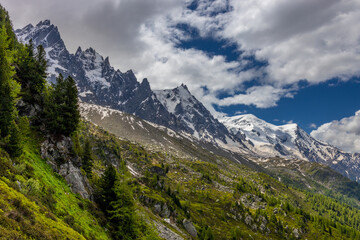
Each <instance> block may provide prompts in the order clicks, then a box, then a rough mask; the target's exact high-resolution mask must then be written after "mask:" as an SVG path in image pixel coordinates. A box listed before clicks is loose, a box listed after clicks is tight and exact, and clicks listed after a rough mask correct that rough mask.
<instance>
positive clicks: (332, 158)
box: [220, 114, 360, 181]
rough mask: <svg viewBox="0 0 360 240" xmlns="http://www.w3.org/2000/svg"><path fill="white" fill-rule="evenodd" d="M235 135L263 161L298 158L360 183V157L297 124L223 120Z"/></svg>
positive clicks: (254, 119)
mask: <svg viewBox="0 0 360 240" xmlns="http://www.w3.org/2000/svg"><path fill="white" fill-rule="evenodd" d="M220 121H221V122H222V123H224V124H225V126H227V127H228V129H229V131H230V132H232V133H233V134H243V135H245V136H246V140H248V141H249V142H251V143H253V148H252V149H251V150H252V151H255V152H257V153H258V154H259V155H260V156H262V157H277V156H280V157H283V158H287V159H292V158H295V159H296V158H298V159H302V160H307V161H311V162H318V163H322V164H326V165H328V166H330V167H331V168H333V169H334V170H336V171H338V172H340V173H341V174H343V175H344V176H347V177H348V178H350V179H352V180H355V181H359V176H360V171H359V167H360V154H359V153H355V154H353V153H347V152H344V151H342V150H340V149H338V148H336V147H334V146H332V145H330V144H327V143H324V142H322V141H319V140H317V139H315V138H313V137H312V136H310V135H309V134H308V133H306V132H305V131H304V130H303V129H301V128H300V127H299V126H298V125H297V124H293V123H292V124H285V125H280V126H276V125H273V124H270V123H267V122H265V121H264V120H261V119H259V118H257V117H256V116H254V115H252V114H245V115H238V116H233V117H223V118H222V119H220Z"/></svg>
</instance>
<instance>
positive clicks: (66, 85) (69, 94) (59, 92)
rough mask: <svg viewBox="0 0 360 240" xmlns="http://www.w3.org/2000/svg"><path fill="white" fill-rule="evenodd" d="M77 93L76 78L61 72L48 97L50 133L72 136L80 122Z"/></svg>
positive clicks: (46, 109) (48, 128)
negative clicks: (66, 76)
mask: <svg viewBox="0 0 360 240" xmlns="http://www.w3.org/2000/svg"><path fill="white" fill-rule="evenodd" d="M77 93H78V92H77V88H76V84H75V81H74V79H73V78H72V77H68V78H66V79H64V77H63V76H62V75H61V74H60V75H59V77H58V78H57V79H56V83H55V84H54V85H53V86H52V87H51V88H50V89H49V93H48V96H47V98H46V104H45V119H46V122H45V124H46V126H47V130H48V131H49V132H50V133H52V134H55V135H65V136H70V134H71V133H73V132H74V131H75V130H76V128H77V126H78V124H79V122H80V112H79V108H78V97H77Z"/></svg>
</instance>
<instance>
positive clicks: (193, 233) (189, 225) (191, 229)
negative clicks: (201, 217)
mask: <svg viewBox="0 0 360 240" xmlns="http://www.w3.org/2000/svg"><path fill="white" fill-rule="evenodd" d="M183 225H184V228H185V229H186V231H187V232H188V233H189V234H190V235H191V236H192V237H193V238H196V237H197V231H196V228H195V227H194V225H193V224H192V222H191V221H189V220H187V219H184V221H183Z"/></svg>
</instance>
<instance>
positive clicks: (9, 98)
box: [0, 25, 16, 137]
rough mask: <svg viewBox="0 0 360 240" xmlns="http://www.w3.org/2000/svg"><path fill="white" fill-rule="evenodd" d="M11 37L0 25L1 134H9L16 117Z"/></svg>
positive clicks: (2, 135)
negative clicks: (10, 47)
mask: <svg viewBox="0 0 360 240" xmlns="http://www.w3.org/2000/svg"><path fill="white" fill-rule="evenodd" d="M9 42H10V41H9V38H8V35H7V33H6V29H5V26H4V25H2V26H1V27H0V136H1V137H6V136H7V135H8V134H9V131H10V126H11V124H12V121H13V120H14V117H15V110H16V109H15V97H16V91H15V90H16V84H15V82H14V81H13V79H12V76H13V75H14V71H13V69H12V67H11V65H10V64H11V62H12V52H11V51H10V49H9Z"/></svg>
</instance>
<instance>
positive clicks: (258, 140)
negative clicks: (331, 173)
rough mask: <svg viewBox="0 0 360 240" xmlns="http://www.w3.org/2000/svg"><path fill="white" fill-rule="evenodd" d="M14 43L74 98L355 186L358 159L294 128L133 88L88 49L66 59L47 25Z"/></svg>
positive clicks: (185, 94)
mask: <svg viewBox="0 0 360 240" xmlns="http://www.w3.org/2000/svg"><path fill="white" fill-rule="evenodd" d="M15 33H16V35H17V37H18V39H19V41H21V42H24V43H27V42H29V41H30V39H32V41H33V44H34V45H35V46H37V45H40V44H41V45H43V47H44V48H45V51H46V58H47V60H48V81H49V82H54V81H55V79H56V76H57V75H58V74H59V73H61V74H63V75H64V76H65V77H66V76H72V77H73V78H74V79H75V80H76V83H77V86H78V91H79V98H80V99H81V101H82V102H84V103H89V104H95V106H96V105H99V106H102V107H106V108H107V109H109V111H111V109H114V110H118V111H121V112H125V113H128V114H132V115H135V116H137V117H139V118H141V119H144V120H146V121H148V122H149V123H154V124H157V125H160V126H164V127H166V128H168V129H170V130H172V131H175V132H176V133H177V134H180V135H181V136H191V137H192V138H193V139H196V140H197V141H199V142H201V143H203V146H204V147H206V148H208V149H209V150H212V148H213V147H214V146H215V147H216V148H218V149H219V148H221V149H223V151H224V152H229V153H230V154H231V153H233V154H241V155H243V156H246V157H247V158H249V159H252V160H253V161H255V162H257V163H259V164H261V163H262V162H266V161H267V160H268V159H269V158H273V157H280V158H284V159H290V160H291V159H300V160H305V161H310V162H318V163H322V164H326V165H328V166H330V167H331V168H333V169H334V170H336V171H338V172H339V173H341V174H343V175H344V176H346V177H348V178H350V179H352V180H356V181H359V180H360V168H359V163H360V161H359V160H360V154H358V153H355V154H351V153H346V152H344V151H341V150H340V149H338V148H336V147H334V146H331V145H329V144H327V143H324V142H321V141H318V140H316V139H314V138H313V137H311V136H310V135H309V134H307V133H306V132H305V131H304V130H302V129H301V128H299V126H298V125H296V124H287V125H283V126H275V125H272V124H270V123H267V122H265V121H263V120H261V119H259V118H257V117H255V116H254V115H250V114H247V115H239V116H234V117H223V118H221V119H219V120H218V119H216V118H215V117H214V116H212V114H211V113H210V112H209V111H208V110H207V109H206V108H205V107H204V105H203V104H202V103H201V102H200V101H198V100H197V99H196V98H195V97H194V96H193V95H192V94H191V93H190V91H189V89H188V88H187V86H186V85H183V84H182V85H180V86H178V87H176V88H174V89H166V90H155V91H154V90H152V89H151V87H150V84H149V82H148V80H147V79H143V80H142V81H141V82H139V81H138V80H137V79H136V76H135V75H134V73H133V71H132V70H129V71H126V72H121V71H120V70H116V69H114V68H113V67H112V66H111V65H110V61H109V58H108V57H107V58H104V57H103V56H101V55H100V54H99V53H98V52H96V50H94V49H93V48H88V49H86V50H84V51H83V50H82V49H81V48H80V47H79V48H78V49H77V51H76V52H75V53H74V54H72V53H70V52H69V51H68V50H67V49H66V46H65V43H64V41H63V40H62V38H61V36H60V33H59V30H58V28H57V27H56V26H54V25H53V24H51V22H50V21H49V20H45V21H41V22H39V23H38V24H37V25H36V26H33V25H31V24H29V25H27V26H26V27H24V28H22V29H18V30H16V31H15Z"/></svg>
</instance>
